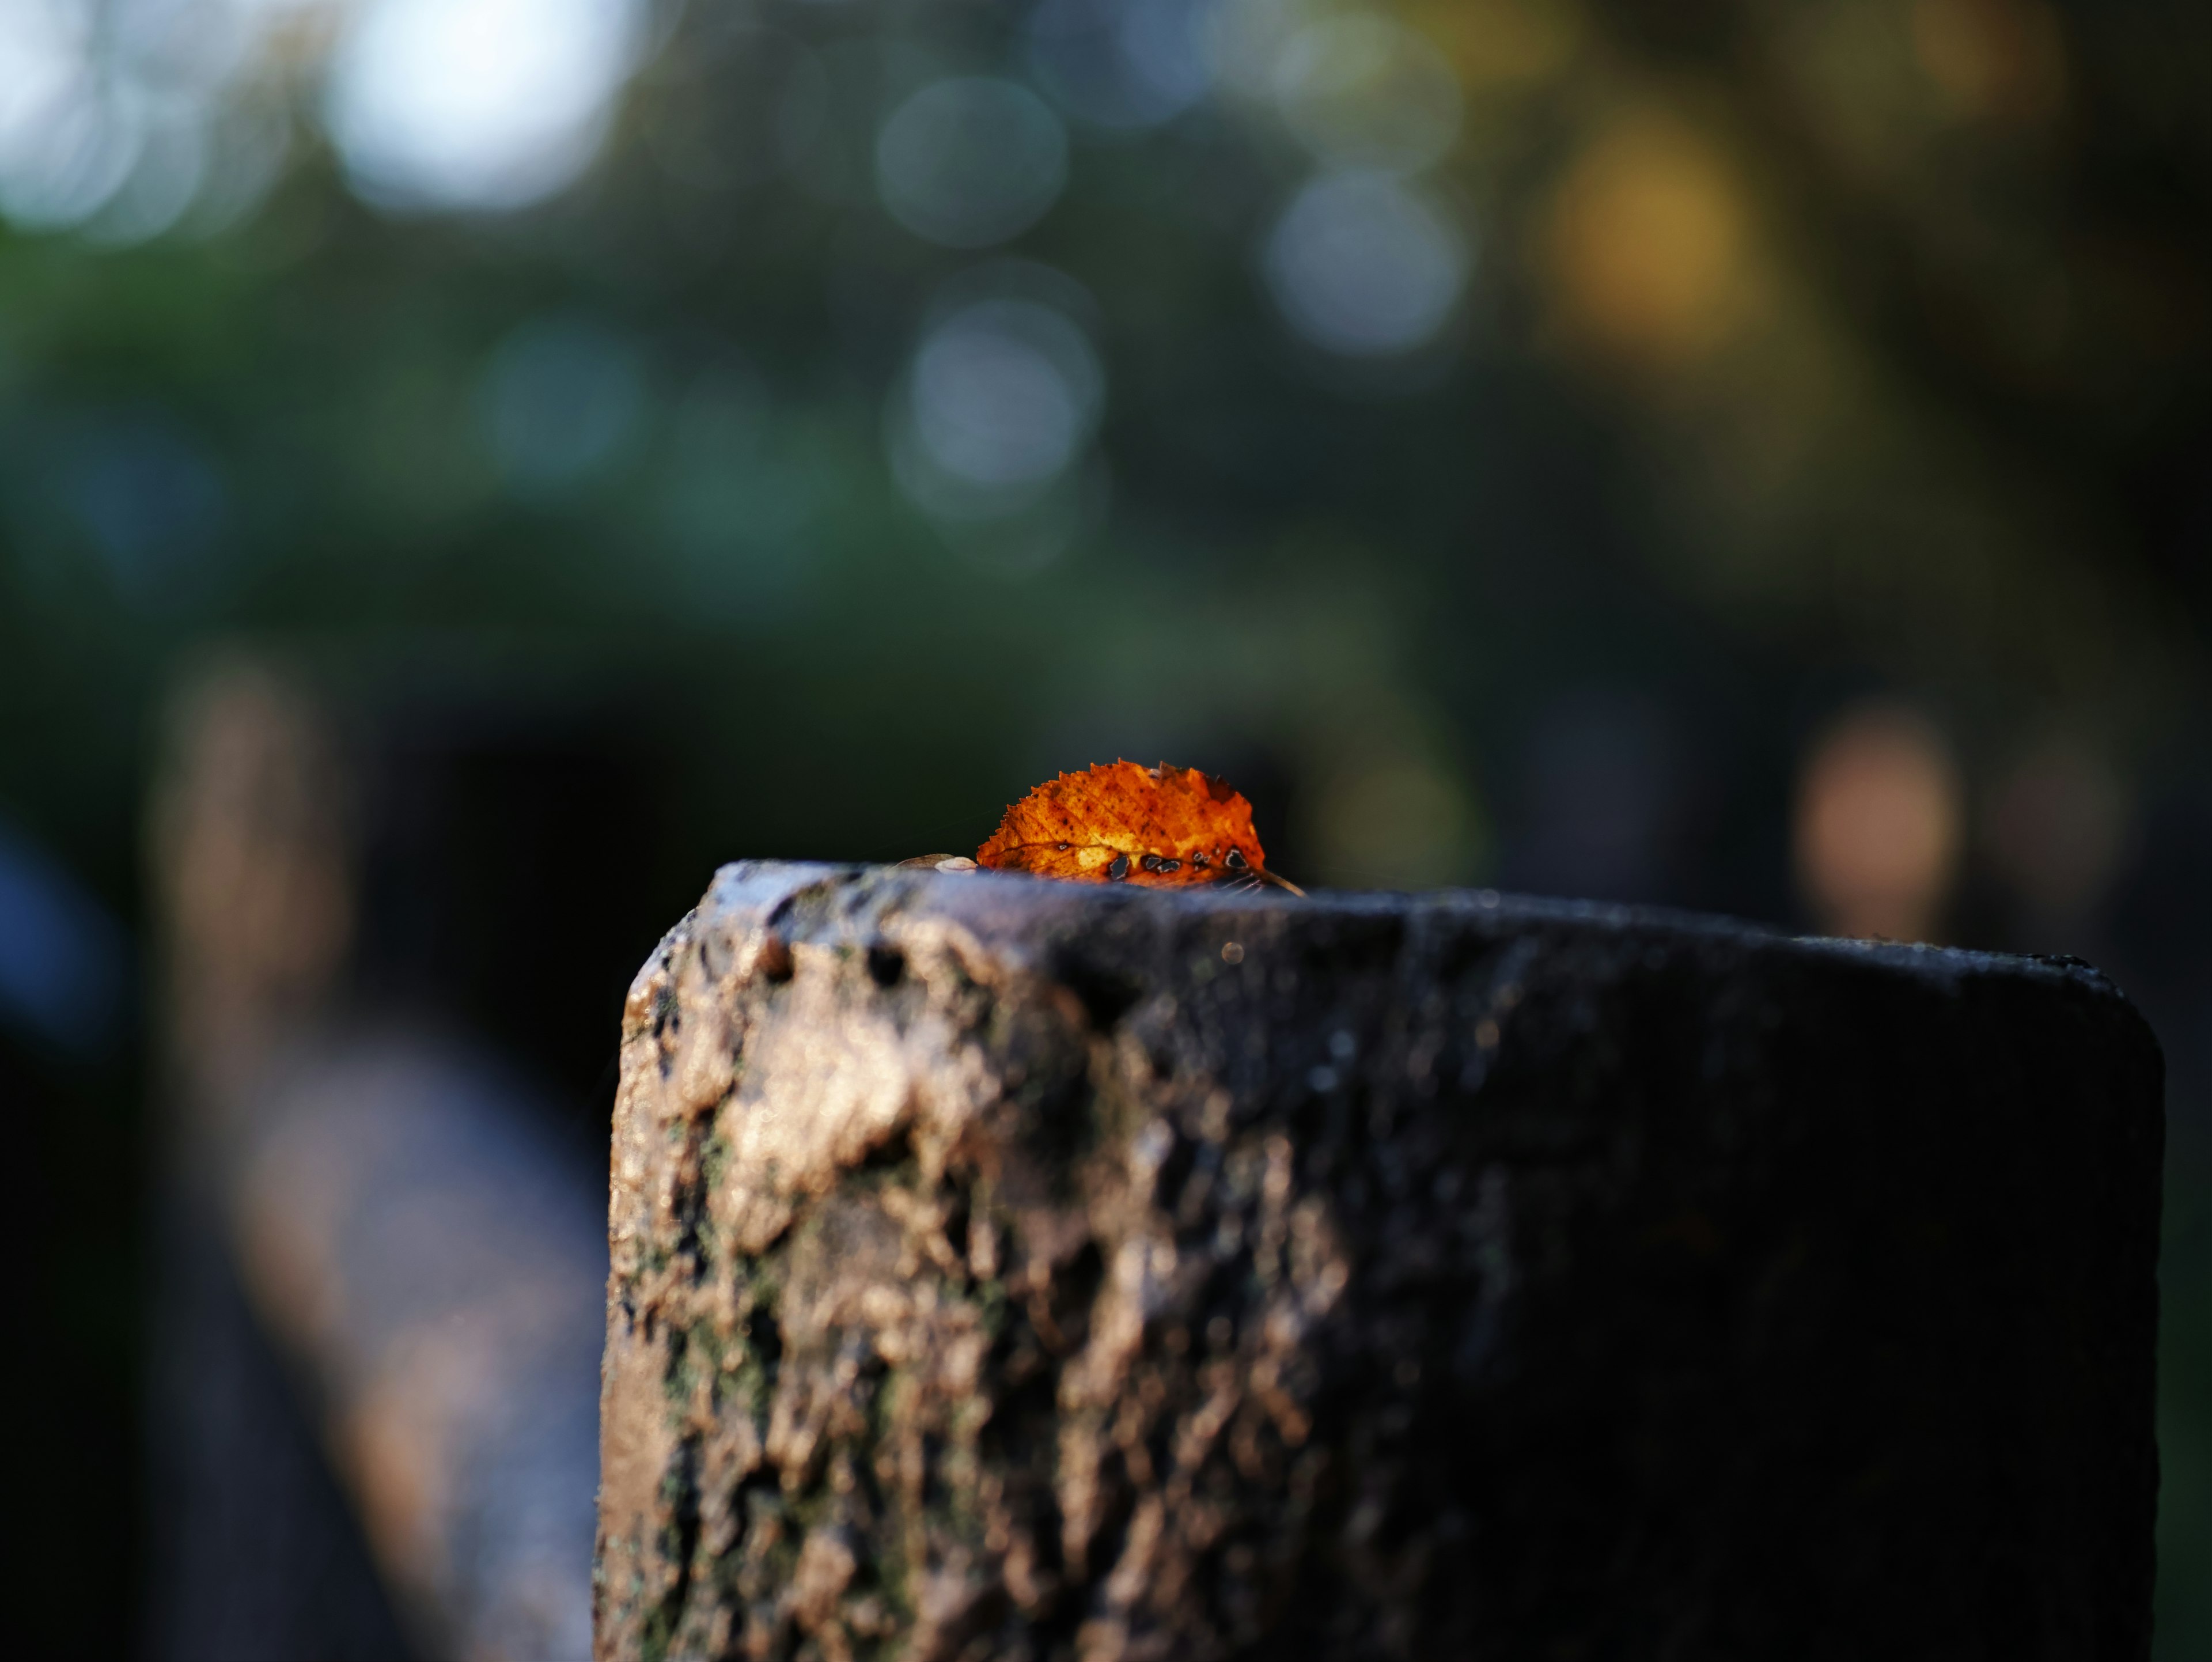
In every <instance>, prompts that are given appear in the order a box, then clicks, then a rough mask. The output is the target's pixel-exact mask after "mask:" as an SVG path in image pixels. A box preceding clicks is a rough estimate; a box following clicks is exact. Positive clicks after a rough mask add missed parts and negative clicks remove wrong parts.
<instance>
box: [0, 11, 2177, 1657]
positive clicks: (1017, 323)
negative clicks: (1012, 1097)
mask: <svg viewBox="0 0 2212 1662" xmlns="http://www.w3.org/2000/svg"><path fill="white" fill-rule="evenodd" d="M2208 206H2212V14H2207V13H2206V12H2204V11H2203V9H2201V8H2198V7H2195V6H2191V5H2189V4H2186V3H2185V0H2110V3H2105V4H2100V5H2097V6H2091V5H2089V4H2087V3H2085V0H2067V3H2064V4H2055V3H2050V0H1790V3H1782V0H1771V3H1748V0H1689V3H1678V4H1668V5H1661V4H1656V3H1649V0H1583V3H1569V0H1462V3H1418V4H1417V3H1404V4H1395V3H1388V0H1367V3H1354V0H1341V3H1331V0H1120V3H1111V0H1037V3H1034V4H987V3H982V0H881V3H875V0H786V3H766V0H763V3H748V0H689V3H675V0H668V3H656V0H0V1027H4V1030H5V1032H4V1037H0V1081H5V1088H6V1091H7V1093H8V1096H9V1100H10V1105H11V1107H13V1108H14V1110H15V1119H16V1123H18V1124H19V1125H20V1126H21V1128H22V1131H23V1137H22V1141H21V1145H20V1146H21V1148H23V1149H24V1150H25V1151H26V1152H25V1153H24V1154H22V1155H21V1159H22V1160H25V1161H27V1164H28V1167H29V1170H28V1175H27V1178H23V1179H22V1180H21V1181H19V1182H18V1183H17V1184H16V1185H15V1190H16V1193H17V1196H18V1197H19V1206H18V1208H14V1209H15V1223H14V1226H13V1227H14V1228H15V1229H16V1230H17V1231H19V1232H20V1239H18V1241H17V1242H16V1247H17V1251H18V1253H19V1255H20V1256H19V1259H18V1261H19V1262H21V1263H26V1264H27V1266H28V1269H27V1281H26V1282H25V1283H24V1284H25V1286H26V1288H27V1298H28V1300H29V1301H30V1304H31V1306H32V1309H33V1322H34V1330H36V1331H38V1332H40V1333H41V1334H43V1335H49V1336H53V1337H54V1339H55V1340H56V1341H57V1343H56V1344H55V1345H54V1346H53V1347H52V1352H51V1353H50V1355H51V1360H52V1373H51V1374H50V1375H49V1376H48V1377H47V1378H46V1380H45V1382H44V1383H43V1384H42V1385H41V1387H40V1390H41V1392H42V1399H43V1401H44V1403H45V1406H44V1408H43V1409H41V1413H42V1415H43V1419H44V1422H45V1423H46V1426H47V1428H48V1429H47V1430H46V1432H44V1433H42V1434H39V1435H37V1436H35V1437H34V1438H33V1442H34V1445H35V1446H34V1447H33V1449H32V1450H31V1451H30V1452H28V1453H27V1455H26V1457H25V1458H26V1460H27V1464H28V1467H29V1475H30V1476H31V1477H32V1478H33V1480H34V1481H36V1482H39V1483H40V1484H42V1485H44V1486H45V1487H46V1488H47V1489H48V1491H49V1492H50V1493H51V1494H52V1495H54V1497H55V1499H54V1500H53V1501H52V1506H51V1507H50V1509H49V1510H48V1511H47V1512H46V1516H47V1517H49V1518H50V1519H52V1527H51V1529H50V1530H48V1531H46V1537H45V1544H44V1545H43V1546H42V1548H41V1550H40V1556H39V1557H38V1558H37V1559H36V1560H35V1561H34V1562H33V1563H32V1565H31V1568H32V1569H33V1574H36V1575H37V1576H39V1577H40V1578H41V1579H42V1580H46V1581H47V1582H49V1583H50V1584H52V1585H55V1586H62V1587H65V1588H69V1589H74V1590H76V1591H75V1592H73V1593H72V1594H71V1595H70V1596H71V1597H73V1598H76V1599H78V1600H80V1601H82V1603H81V1604H80V1608H82V1610H84V1611H85V1612H86V1613H85V1615H84V1616H83V1619H84V1621H85V1622H88V1624H89V1626H88V1629H87V1631H88V1635H90V1636H91V1637H92V1638H93V1639H94V1640H96V1641H97V1642H96V1643H93V1644H91V1645H90V1646H89V1647H88V1652H87V1653H104V1652H106V1651H107V1650H109V1649H111V1648H112V1649H122V1648H127V1647H128V1646H129V1644H130V1643H131V1637H130V1635H131V1631H132V1624H133V1623H134V1622H136V1621H137V1619H138V1616H137V1604H136V1602H135V1599H136V1594H135V1593H134V1592H133V1589H134V1588H135V1587H136V1586H137V1585H138V1581H137V1577H138V1576H139V1574H140V1568H141V1561H142V1559H143V1537H142V1535H141V1532H140V1531H139V1529H138V1526H137V1523H136V1522H135V1521H134V1520H135V1519H136V1518H137V1511H136V1505H137V1503H136V1502H135V1501H118V1498H117V1497H118V1496H131V1495H136V1494H137V1481H138V1479H137V1473H138V1470H139V1454H138V1452H137V1436H136V1433H135V1426H136V1423H137V1417H136V1416H137V1407H136V1402H137V1397H136V1395H135V1393H136V1391H137V1385H136V1381H137V1379H138V1377H139V1373H140V1371H141V1369H142V1368H143V1363H144V1359H145V1341H144V1338H143V1335H144V1332H145V1328H144V1326H143V1323H142V1322H141V1320H140V1319H139V1316H138V1307H139V1306H138V1299H139V1289H140V1288H142V1287H143V1282H144V1275H145V1263H144V1250H145V1249H144V1245H143V1231H141V1230H140V1229H139V1227H138V1226H137V1224H136V1223H135V1222H134V1221H133V1220H134V1218H135V1217H136V1216H137V1213H138V1210H139V1196H140V1195H141V1193H142V1191H143V1188H144V1185H145V1173H146V1172H147V1171H148V1169H149V1166H150V1165H151V1163H152V1162H153V1161H154V1160H155V1149H154V1148H153V1139H152V1134H151V1131H150V1129H149V1127H150V1125H151V1124H152V1123H153V1122H152V1121H151V1119H150V1118H149V1114H148V1111H147V1110H146V1107H145V1103H146V1101H147V1099H148V1097H149V1092H152V1091H154V1090H155V1088H156V1086H157V1081H156V1080H155V1077H154V1073H155V1069H154V1068H153V1065H152V1063H151V1062H150V1061H149V1056H151V1055H152V1051H151V1050H150V1048H149V1044H148V1043H147V1041H146V1040H145V1039H144V1038H143V1036H142V1030H143V1029H145V1028H146V1027H147V1026H148V1025H149V1024H148V1020H147V1016H146V1012H145V1009H144V1008H143V1000H141V999H138V998H136V997H134V995H133V994H132V992H131V989H132V988H133V987H134V986H135V985H137V983H138V981H139V980H140V979H141V978H142V977H143V975H144V974H145V969H146V966H147V965H149V963H150V962H151V961H152V957H153V954H154V952H155V944H156V943H155V941H154V940H153V939H152V936H151V934H150V933H149V920H148V915H147V903H146V898H145V892H144V884H143V874H142V856H141V850H142V845H143V819H144V814H143V799H144V794H145V792H146V790H147V788H148V780H149V770H150V769H151V766H152V763H153V758H154V757H155V753H156V750H157V747H158V745H159V735H160V729H161V720H162V714H161V713H162V710H163V708H164V699H165V697H166V696H167V691H168V689H169V688H171V687H172V686H173V685H174V684H175V683H176V680H177V679H178V677H179V675H181V674H185V673H188V672H189V671H190V669H191V667H192V666H193V665H195V664H197V663H201V662H204V661H207V660H208V658H209V656H210V654H219V653H220V652H221V651H222V650H223V649H225V648H226V647H227V646H229V645H234V644H235V643H239V642H246V643H252V644H254V645H256V646H258V647H259V648H263V649H267V650H276V651H278V652H281V653H282V654H286V655H287V656H288V657H289V659H291V660H293V661H299V662H302V663H306V664H308V665H311V666H313V667H314V669H315V671H316V672H317V673H319V674H323V675H325V676H327V677H331V678H334V679H338V680H344V679H346V678H348V677H351V678H354V679H356V680H361V681H363V682H366V683H374V685H377V686H380V687H382V688H385V689H387V690H389V689H392V688H395V687H396V688H401V689H407V690H410V691H416V692H420V693H421V694H422V696H423V697H425V698H426V699H428V700H431V701H432V702H434V703H435V699H436V698H437V697H447V698H449V699H459V700H460V701H462V702H464V703H469V704H470V705H471V707H476V708H480V707H484V706H486V705H496V706H498V707H499V708H501V709H506V710H508V711H510V712H513V711H520V712H523V715H521V716H520V717H518V718H517V719H520V720H523V721H525V722H526V724H527V723H530V722H535V723H538V724H539V725H540V726H543V727H545V728H549V729H551V728H557V729H561V730H563V731H568V730H573V729H574V728H575V727H576V725H577V723H578V722H580V721H581V722H583V723H584V724H585V725H587V726H588V725H590V724H591V723H592V722H598V723H600V724H602V725H603V726H604V725H605V724H609V723H611V724H612V730H613V731H614V732H616V733H617V734H618V742H619V744H620V746H622V747H623V748H624V749H625V750H627V751H628V752H629V753H630V754H631V755H632V756H634V757H635V758H640V759H641V762H642V763H643V764H644V765H643V767H642V769H641V773H640V774H639V775H638V776H637V777H635V778H632V777H629V776H623V778H621V779H616V778H615V777H614V776H610V777H609V782H608V784H607V786H606V791H607V793H608V800H607V801H604V802H602V803H601V804H600V805H599V807H600V809H601V811H603V812H605V813H607V814H608V815H610V816H611V817H612V818H613V819H615V820H616V821H617V822H618V823H619V825H620V826H621V828H622V837H623V844H624V847H625V849H626V851H627V852H626V855H625V860H626V861H627V864H626V868H625V870H624V871H623V874H621V882H622V883H623V885H624V887H623V894H624V896H625V897H628V898H625V900H624V901H623V905H624V907H625V908H626V910H623V914H622V917H623V923H622V927H621V928H617V929H615V930H613V931H612V932H611V934H610V935H609V936H608V939H607V943H606V945H605V950H604V951H603V952H601V953H599V957H598V958H597V959H594V960H593V962H592V965H591V971H590V972H591V975H592V977H595V979H594V980H593V981H592V995H593V996H594V997H595V998H597V999H598V1000H599V1004H598V1005H597V1006H594V1007H593V1008H599V1009H600V1010H601V1011H602V1012H603V1014H604V1021H603V1024H602V1026H603V1029H604V1031H603V1033H602V1034H601V1035H600V1037H601V1038H604V1044H600V1043H599V1040H598V1039H593V1040H592V1042H591V1045H590V1046H588V1047H587V1048H590V1049H591V1050H592V1057H596V1056H598V1055H599V1051H600V1050H605V1052H607V1053H609V1054H611V1050H612V1044H613V1034H614V1026H615V1018H616V1012H617V1008H618V1004H619V999H620V995H621V990H622V988H623V985H624V984H625V983H626V982H627V980H628V977H629V974H630V972H631V971H632V970H634V968H635V965H636V964H637V963H638V962H639V961H641V959H642V958H643V957H644V955H645V953H646V952H647V949H648V948H649V947H650V945H651V943H652V941H653V938H654V937H655V935H656V934H658V932H659V929H660V928H663V927H665V924H667V923H668V922H671V921H672V920H673V919H674V918H675V917H676V916H678V915H679V914H680V913H681V911H682V910H684V908H685V907H686V906H687V905H688V904H690V900H691V898H693V897H695V896H696V894H697V893H698V892H699V891H700V890H701V889H702V887H703V886H704V884H705V882H706V880H707V877H708V873H709V872H710V870H711V869H712V867H713V866H714V863H715V862H716V861H719V860H722V859H726V858H732V857H736V856H739V855H808V856H818V857H834V858H847V859H886V858H898V857H902V856H906V855H916V854H921V853H926V852H930V851H933V850H938V849H949V850H954V851H960V852H966V851H969V850H971V849H972V848H973V847H974V845H975V843H977V842H979V841H980V840H981V838H982V837H984V836H985V835H986V834H987V833H988V831H990V830H991V829H992V827H993V825H994V824H995V822H996V819H997V817H998V814H999V813H1000V809H1001V807H1002V806H1003V805H1004V804H1005V803H1006V802H1007V801H1011V800H1012V799H1013V798H1014V797H1016V796H1018V795H1019V794H1021V793H1022V792H1023V791H1024V790H1026V789H1027V788H1029V787H1030V785H1032V784H1034V783H1036V782H1037V781H1038V780H1039V779H1041V778H1043V777H1045V776H1048V775H1050V774H1051V773H1053V772H1054V771H1056V770H1060V769H1063V768H1075V767H1080V766H1083V765H1085V764H1088V763H1091V762H1094V761H1103V760H1108V759H1111V758H1115V757H1116V756H1127V757H1130V758H1136V759H1140V760H1146V761H1152V760H1156V759H1161V758H1165V759H1169V760H1172V761H1175V762H1177V763H1181V764H1196V765H1200V766H1204V767H1206V768H1208V769H1210V770H1213V771H1216V772H1219V773H1222V774H1224V775H1225V776H1228V777H1229V778H1230V779H1231V781H1232V782H1235V783H1237V784H1238V785H1239V786H1240V787H1242V788H1244V789H1245V790H1246V792H1247V793H1248V794H1249V795H1251V796H1252V798H1253V799H1254V801H1255V805H1256V806H1257V807H1258V810H1259V824H1260V829H1261V835H1262V837H1263V838H1264V839H1265V840H1266V842H1267V848H1268V852H1269V863H1270V864H1271V865H1272V866H1274V867H1276V868H1279V869H1280V870H1282V871H1285V872H1286V873H1288V874H1291V875H1292V876H1295V877H1297V878H1299V879H1301V880H1308V881H1311V882H1318V883H1322V884H1336V885H1344V886H1399V887H1418V886H1433V885H1440V884H1455V883H1471V882H1479V883H1489V884H1496V885H1499V886H1509V887H1514V888H1523V889H1528V890H1533V891H1535V892H1548V893H1559V894H1572V895H1579V896H1592V897H1596V898H1607V899H1620V900H1632V901H1647V902H1655V903H1662V904H1675V905H1684V906H1692V907H1698V908H1704V909H1710V910H1723V911H1729V912H1733V913H1736V914H1739V915H1742V916H1750V917H1753V918H1758V919H1762V920H1768V921H1772V922H1779V923H1782V924H1784V925H1788V926H1791V927H1801V928H1826V929H1834V930H1838V931H1844V932H1855V933H1878V934H1890V935H1896V936H1902V937H1906V938H1924V939H1932V940H1940V941H1951V942H1956V943H1959V944H1964V945H1969V946H1978V947H1997V948H2002V949H2006V950H2015V951H2033V952H2069V953H2080V954H2081V955H2083V956H2087V957H2089V958H2091V959H2093V960H2095V961H2097V962H2098V963H2100V965H2105V966H2106V967H2107V968H2108V969H2110V970H2111V971H2112V973H2113V974H2114V975H2115V976H2116V977H2118V979H2119V980H2120V981H2121V982H2122V983H2123V984H2124V986H2126V987H2127V989H2129V990H2130V993H2131V994H2133V995H2136V997H2137V998H2138V999H2139V1001H2141V1002H2142V1005H2143V1007H2144V1008H2145V1009H2146V1010H2147V1012H2148V1014H2150V1016H2151V1018H2152V1020H2153V1022H2154V1026H2156V1027H2157V1028H2158V1030H2159V1032H2160V1036H2161V1038H2162V1039H2163V1041H2164V1043H2165V1044H2166V1050H2167V1055H2168V1061H2169V1067H2170V1070H2171V1084H2170V1098H2169V1111H2170V1116H2171V1146H2170V1155H2169V1160H2170V1165H2169V1172H2170V1178H2169V1185H2168V1194H2167V1243H2168V1244H2167V1249H2166V1266H2165V1271H2164V1275H2165V1298H2166V1328H2165V1337H2164V1353H2163V1357H2162V1362H2161V1367H2162V1374H2161V1378H2162V1385H2161V1391H2162V1397H2161V1403H2160V1434H2161V1439H2162V1443H2163V1448H2164V1458H2165V1489H2164V1495H2163V1498H2162V1501H2161V1516H2160V1586H2159V1592H2158V1598H2159V1606H2158V1608H2159V1621H2160V1637H2159V1641H2158V1643H2159V1655H2160V1657H2161V1658H2164V1659H2180V1658H2188V1657H2198V1656H2212V1573H2208V1572H2212V1212H2208V1200H2212V699H2208V673H2209V672H2212V656H2208V644H2207V639H2206V626H2207V624H2208V622H2212V562H2208V554H2212V547H2209V546H2208V544H2212V216H2208V211H2207V210H2208ZM578 712H585V713H586V715H579V714H578ZM640 780H642V781H643V782H640ZM487 788H491V787H489V786H488V787H487ZM549 846H551V845H549ZM524 864H525V866H527V862H526V861H525V862H524ZM529 869H531V871H532V878H531V880H532V882H533V883H537V884H542V890H543V892H542V895H541V896H540V897H539V898H541V899H542V904H543V905H544V907H545V908H548V909H550V910H555V911H557V910H558V909H560V908H561V907H562V906H563V904H566V902H565V901H564V894H567V893H571V892H580V891H583V890H586V889H592V888H594V887H595V886H603V885H605V884H606V883H608V882H610V881H612V879H611V878H610V876H609V875H608V874H605V872H603V871H600V870H597V869H591V868H581V869H579V868H569V867H568V866H565V865H562V864H560V863H558V862H552V863H546V862H541V863H540V865H539V866H538V867H537V868H529ZM507 1037H508V1038H509V1041H510V1043H511V1044H513V1047H514V1048H515V1049H517V1050H519V1051H521V1052H524V1053H528V1052H529V1051H530V1050H531V1049H532V1042H533V1041H532V1035H531V1033H530V1032H529V1030H528V1025H527V1023H526V1022H522V1023H520V1024H519V1025H515V1026H513V1032H511V1033H509V1034H508V1035H507ZM563 1044H569V1038H568V1036H566V1035H563V1036H558V1037H548V1038H546V1040H545V1049H546V1053H547V1054H546V1058H544V1061H545V1066H546V1068H547V1069H548V1071H549V1072H553V1073H561V1072H562V1068H566V1069H567V1072H566V1073H565V1074H562V1078H563V1080H564V1081H568V1083H569V1088H571V1089H572V1090H573V1092H574V1093H575V1094H576V1095H577V1096H578V1097H579V1099H596V1098H597V1097H603V1096H604V1094H605V1083H606V1081H605V1078H604V1076H599V1078H598V1082H597V1083H594V1075H593V1074H592V1068H591V1066H590V1065H589V1064H590V1062H591V1058H590V1057H587V1058H586V1059H585V1060H584V1061H583V1062H578V1063H576V1064H575V1065H574V1066H570V1065H569V1063H568V1062H567V1061H566V1060H565V1055H566V1053H565V1052H562V1045H563ZM570 1048H571V1049H574V1045H573V1044H571V1045H570ZM556 1052H561V1054H560V1055H557V1056H556V1054H555V1053H556ZM595 1093H596V1094H595ZM602 1111H603V1105H602ZM95 1588H96V1589H99V1590H100V1591H98V1592H94V1589H95Z"/></svg>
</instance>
